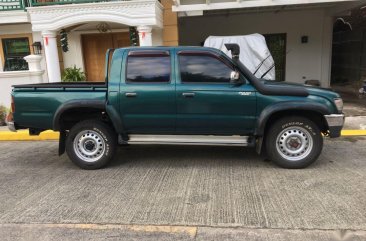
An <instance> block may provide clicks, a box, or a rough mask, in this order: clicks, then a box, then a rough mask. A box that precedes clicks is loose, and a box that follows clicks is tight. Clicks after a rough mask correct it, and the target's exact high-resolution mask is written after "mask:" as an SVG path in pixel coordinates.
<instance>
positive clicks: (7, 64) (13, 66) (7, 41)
mask: <svg viewBox="0 0 366 241" xmlns="http://www.w3.org/2000/svg"><path fill="white" fill-rule="evenodd" d="M2 46H3V53H4V71H19V70H28V63H27V62H26V61H25V60H24V59H23V58H24V57H25V56H27V55H30V53H31V52H30V47H29V39H28V38H27V37H23V38H3V39H2Z"/></svg>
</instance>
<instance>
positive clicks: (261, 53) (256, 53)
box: [204, 33, 276, 80]
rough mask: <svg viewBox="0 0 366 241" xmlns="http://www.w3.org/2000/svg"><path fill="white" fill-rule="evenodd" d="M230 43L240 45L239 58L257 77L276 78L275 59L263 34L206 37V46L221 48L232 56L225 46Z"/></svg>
mask: <svg viewBox="0 0 366 241" xmlns="http://www.w3.org/2000/svg"><path fill="white" fill-rule="evenodd" d="M230 43H231V44H238V45H239V47H240V54H239V60H240V61H241V62H242V63H243V64H244V65H245V67H247V68H248V69H249V71H251V72H252V73H253V74H254V75H255V76H256V77H257V78H265V79H268V80H275V77H276V72H275V67H274V60H273V57H272V55H271V52H270V51H269V49H268V47H267V44H266V39H265V38H264V36H263V35H260V34H258V33H256V34H250V35H238V36H210V37H208V38H207V39H206V41H205V43H204V46H205V47H211V48H215V49H219V50H221V51H222V52H224V53H225V54H227V55H228V56H229V57H232V56H231V52H230V51H229V50H227V48H226V47H225V44H230Z"/></svg>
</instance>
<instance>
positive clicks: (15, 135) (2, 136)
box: [0, 130, 60, 141]
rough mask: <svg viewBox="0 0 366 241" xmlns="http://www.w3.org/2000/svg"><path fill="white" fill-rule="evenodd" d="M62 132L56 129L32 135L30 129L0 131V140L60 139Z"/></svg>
mask: <svg viewBox="0 0 366 241" xmlns="http://www.w3.org/2000/svg"><path fill="white" fill-rule="evenodd" d="M59 136H60V134H59V133H58V132H55V131H44V132H42V133H41V134H39V136H30V135H29V132H28V130H24V131H17V132H11V131H0V141H46V140H58V139H59Z"/></svg>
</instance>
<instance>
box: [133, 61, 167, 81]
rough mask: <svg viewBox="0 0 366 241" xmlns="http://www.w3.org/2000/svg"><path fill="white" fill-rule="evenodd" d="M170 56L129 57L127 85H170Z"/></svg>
mask: <svg viewBox="0 0 366 241" xmlns="http://www.w3.org/2000/svg"><path fill="white" fill-rule="evenodd" d="M169 81H170V56H169V55H164V56H143V55H141V56H128V58H127V74H126V82H127V83H168V82H169Z"/></svg>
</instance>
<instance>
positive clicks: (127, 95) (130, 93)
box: [125, 92, 137, 97]
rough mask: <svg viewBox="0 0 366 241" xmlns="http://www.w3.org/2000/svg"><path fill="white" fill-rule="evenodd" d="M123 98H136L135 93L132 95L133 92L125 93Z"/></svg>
mask: <svg viewBox="0 0 366 241" xmlns="http://www.w3.org/2000/svg"><path fill="white" fill-rule="evenodd" d="M125 96H126V97H136V96H137V93H134V92H127V93H125Z"/></svg>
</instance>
